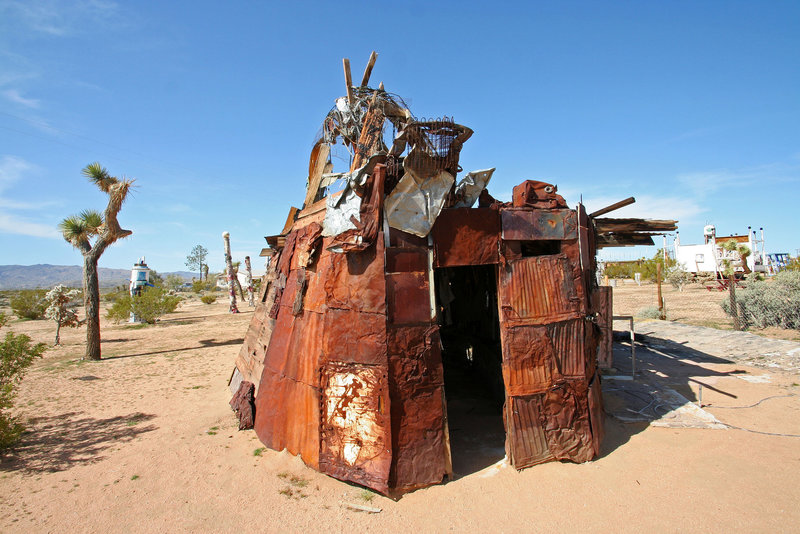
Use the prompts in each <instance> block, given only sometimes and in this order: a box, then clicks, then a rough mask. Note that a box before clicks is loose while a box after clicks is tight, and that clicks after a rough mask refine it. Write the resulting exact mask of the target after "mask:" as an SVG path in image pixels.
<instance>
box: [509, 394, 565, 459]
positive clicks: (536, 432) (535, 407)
mask: <svg viewBox="0 0 800 534" xmlns="http://www.w3.org/2000/svg"><path fill="white" fill-rule="evenodd" d="M506 412H507V413H506V421H507V424H506V432H507V435H506V448H507V449H510V450H509V451H508V452H509V458H511V463H512V465H513V466H514V467H515V468H517V469H523V468H525V467H530V466H532V465H536V464H540V463H542V462H547V461H549V460H552V459H553V455H552V454H551V453H550V448H549V446H548V443H547V438H546V436H545V433H544V428H543V427H544V423H545V420H544V416H543V414H542V410H541V395H531V396H527V397H509V398H508V399H507V400H506ZM509 422H510V424H509Z"/></svg>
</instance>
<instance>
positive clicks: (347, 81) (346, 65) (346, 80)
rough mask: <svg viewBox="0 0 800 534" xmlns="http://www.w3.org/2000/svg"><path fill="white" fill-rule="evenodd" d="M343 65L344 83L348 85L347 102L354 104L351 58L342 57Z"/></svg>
mask: <svg viewBox="0 0 800 534" xmlns="http://www.w3.org/2000/svg"><path fill="white" fill-rule="evenodd" d="M342 67H344V83H345V85H346V86H347V102H348V103H349V104H350V105H351V106H352V105H353V100H354V98H353V78H352V77H351V76H350V60H349V59H347V58H343V59H342Z"/></svg>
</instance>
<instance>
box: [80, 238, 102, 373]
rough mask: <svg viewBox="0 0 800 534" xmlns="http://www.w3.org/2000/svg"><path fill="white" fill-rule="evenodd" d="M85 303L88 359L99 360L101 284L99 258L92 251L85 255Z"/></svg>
mask: <svg viewBox="0 0 800 534" xmlns="http://www.w3.org/2000/svg"><path fill="white" fill-rule="evenodd" d="M92 252H93V251H92ZM83 304H84V307H85V309H86V359H87V360H99V359H100V284H99V282H98V279H97V259H96V258H95V257H94V254H92V253H89V254H87V255H86V256H84V257H83Z"/></svg>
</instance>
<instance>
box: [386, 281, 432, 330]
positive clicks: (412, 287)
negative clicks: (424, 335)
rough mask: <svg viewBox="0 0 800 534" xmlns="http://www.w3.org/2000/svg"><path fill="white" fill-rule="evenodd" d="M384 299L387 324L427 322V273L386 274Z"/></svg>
mask: <svg viewBox="0 0 800 534" xmlns="http://www.w3.org/2000/svg"><path fill="white" fill-rule="evenodd" d="M386 301H387V306H388V320H389V324H393V325H399V324H415V323H429V322H430V320H431V305H430V302H431V298H430V291H429V289H428V275H427V273H391V274H387V275H386Z"/></svg>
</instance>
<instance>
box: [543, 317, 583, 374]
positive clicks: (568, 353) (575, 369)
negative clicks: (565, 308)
mask: <svg viewBox="0 0 800 534" xmlns="http://www.w3.org/2000/svg"><path fill="white" fill-rule="evenodd" d="M547 333H548V337H549V338H550V342H551V343H552V345H553V352H554V353H555V356H556V361H557V362H558V369H559V371H560V373H561V375H562V376H564V377H567V378H586V356H587V355H586V349H585V342H586V320H585V319H583V318H580V319H573V320H571V321H563V322H560V323H554V324H551V325H549V326H548V327H547Z"/></svg>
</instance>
